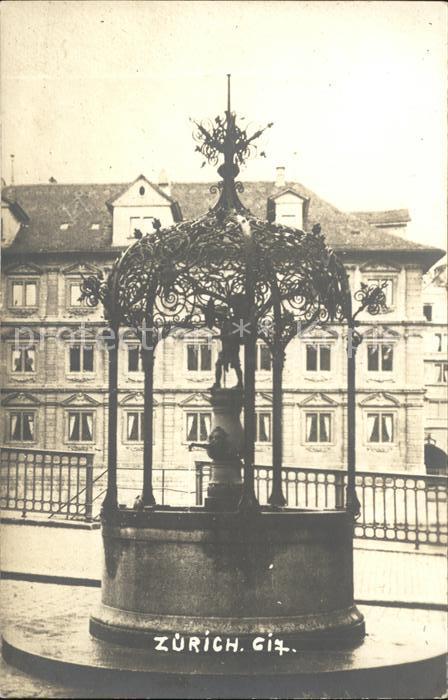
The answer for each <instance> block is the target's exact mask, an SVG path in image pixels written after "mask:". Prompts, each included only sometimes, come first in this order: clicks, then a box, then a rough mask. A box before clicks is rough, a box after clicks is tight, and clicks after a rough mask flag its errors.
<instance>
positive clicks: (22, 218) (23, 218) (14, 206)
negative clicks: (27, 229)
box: [2, 191, 29, 224]
mask: <svg viewBox="0 0 448 700" xmlns="http://www.w3.org/2000/svg"><path fill="white" fill-rule="evenodd" d="M2 202H4V204H6V205H7V207H8V208H9V209H10V210H11V211H12V213H13V214H14V216H15V217H16V219H17V221H19V222H21V223H24V224H26V223H28V221H29V218H28V215H27V213H26V211H24V210H23V209H22V207H21V206H20V204H19V203H18V202H15V201H14V200H13V199H9V198H8V197H6V195H5V194H4V191H2Z"/></svg>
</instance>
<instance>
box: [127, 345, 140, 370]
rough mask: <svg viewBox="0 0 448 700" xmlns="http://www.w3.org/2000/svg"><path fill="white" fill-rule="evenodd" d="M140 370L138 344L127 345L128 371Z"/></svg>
mask: <svg viewBox="0 0 448 700" xmlns="http://www.w3.org/2000/svg"><path fill="white" fill-rule="evenodd" d="M141 371H142V355H141V352H140V348H139V346H138V345H129V346H128V372H141Z"/></svg>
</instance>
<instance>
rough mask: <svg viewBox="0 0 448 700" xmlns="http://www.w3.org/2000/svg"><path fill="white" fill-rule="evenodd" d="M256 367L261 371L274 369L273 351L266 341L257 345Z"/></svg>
mask: <svg viewBox="0 0 448 700" xmlns="http://www.w3.org/2000/svg"><path fill="white" fill-rule="evenodd" d="M256 369H257V370H260V371H261V372H270V371H271V370H272V358H271V351H270V350H269V348H268V346H267V345H265V344H264V343H258V345H257V358H256Z"/></svg>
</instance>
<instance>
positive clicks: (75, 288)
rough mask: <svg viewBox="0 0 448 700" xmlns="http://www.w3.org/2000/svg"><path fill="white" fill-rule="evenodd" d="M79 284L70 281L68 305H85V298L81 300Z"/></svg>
mask: <svg viewBox="0 0 448 700" xmlns="http://www.w3.org/2000/svg"><path fill="white" fill-rule="evenodd" d="M80 297H81V285H80V283H79V282H71V283H70V285H69V304H70V306H77V307H79V306H85V305H86V302H85V300H83V301H81V300H80Z"/></svg>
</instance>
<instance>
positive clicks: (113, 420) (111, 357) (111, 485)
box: [102, 328, 118, 513]
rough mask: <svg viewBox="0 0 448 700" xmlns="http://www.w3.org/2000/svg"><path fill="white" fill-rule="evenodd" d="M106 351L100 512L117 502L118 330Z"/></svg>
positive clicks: (112, 508) (113, 333) (112, 509)
mask: <svg viewBox="0 0 448 700" xmlns="http://www.w3.org/2000/svg"><path fill="white" fill-rule="evenodd" d="M106 342H107V351H108V370H109V371H108V375H109V378H108V382H109V383H108V407H109V412H108V434H107V448H108V450H107V490H106V496H105V498H104V501H103V504H102V512H103V513H108V512H111V511H114V510H116V509H117V508H118V502H117V497H118V494H117V434H118V420H117V419H118V328H113V329H112V333H111V336H109V337H108V338H107V340H106Z"/></svg>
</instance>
